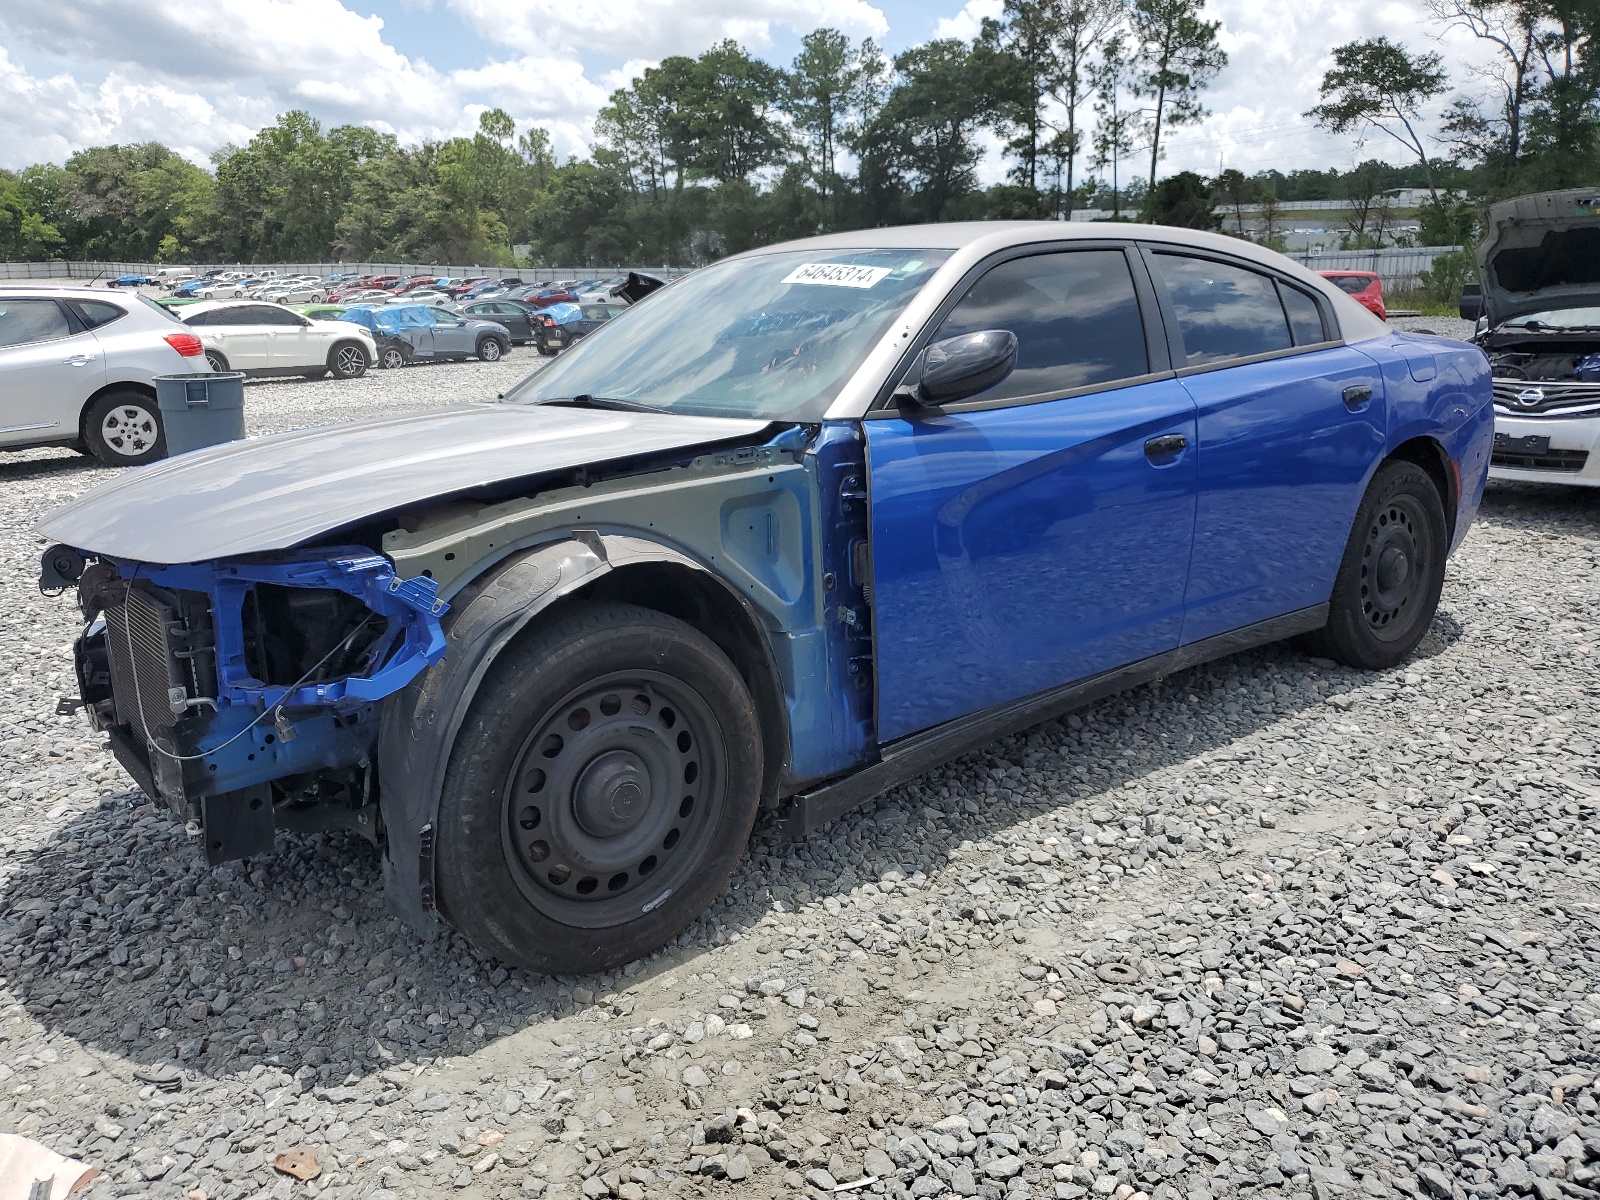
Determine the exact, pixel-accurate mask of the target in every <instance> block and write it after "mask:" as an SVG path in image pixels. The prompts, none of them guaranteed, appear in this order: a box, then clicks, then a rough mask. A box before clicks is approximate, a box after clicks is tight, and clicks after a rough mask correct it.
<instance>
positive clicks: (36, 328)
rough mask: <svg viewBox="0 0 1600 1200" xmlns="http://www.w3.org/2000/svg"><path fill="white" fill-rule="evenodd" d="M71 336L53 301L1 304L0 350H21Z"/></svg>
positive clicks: (64, 317)
mask: <svg viewBox="0 0 1600 1200" xmlns="http://www.w3.org/2000/svg"><path fill="white" fill-rule="evenodd" d="M71 336H72V326H71V325H70V324H68V323H67V314H66V313H64V312H62V311H61V309H60V307H59V306H58V305H57V304H56V302H55V301H54V300H0V346H24V345H27V344H28V343H29V342H48V341H53V340H54V339H56V338H64V337H71Z"/></svg>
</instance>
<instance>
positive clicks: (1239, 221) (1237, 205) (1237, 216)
mask: <svg viewBox="0 0 1600 1200" xmlns="http://www.w3.org/2000/svg"><path fill="white" fill-rule="evenodd" d="M1217 191H1219V192H1221V193H1222V198H1223V200H1225V201H1226V202H1227V204H1228V207H1229V208H1231V209H1233V221H1234V231H1235V232H1236V233H1237V234H1238V235H1239V236H1240V237H1244V236H1245V229H1244V206H1245V205H1246V204H1251V203H1253V202H1254V201H1255V194H1256V189H1255V185H1254V184H1253V183H1251V182H1250V180H1249V179H1248V178H1247V177H1246V176H1245V173H1244V172H1243V171H1241V170H1239V169H1238V168H1237V167H1229V168H1228V169H1227V170H1226V171H1224V172H1222V174H1220V175H1218V176H1217Z"/></svg>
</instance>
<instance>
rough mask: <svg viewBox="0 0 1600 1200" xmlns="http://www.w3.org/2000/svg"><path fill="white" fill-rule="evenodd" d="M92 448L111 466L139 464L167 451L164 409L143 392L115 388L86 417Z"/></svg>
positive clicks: (84, 424) (90, 448)
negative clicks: (162, 414)
mask: <svg viewBox="0 0 1600 1200" xmlns="http://www.w3.org/2000/svg"><path fill="white" fill-rule="evenodd" d="M83 431H84V439H85V440H86V441H87V442H88V443H89V451H90V453H92V454H93V455H94V456H95V457H96V458H98V459H99V460H100V461H101V462H103V463H105V464H106V466H108V467H137V466H139V465H141V464H142V463H147V462H154V461H155V460H156V459H158V458H165V457H166V455H167V437H166V433H165V432H164V431H163V430H162V427H161V410H160V409H159V408H157V407H156V402H155V401H154V400H152V399H151V398H150V397H149V396H146V395H145V394H144V393H143V392H135V391H121V392H111V393H109V394H108V395H105V396H102V397H100V399H98V400H96V401H95V402H94V403H93V404H92V405H90V406H89V411H88V412H87V413H85V414H84V418H83Z"/></svg>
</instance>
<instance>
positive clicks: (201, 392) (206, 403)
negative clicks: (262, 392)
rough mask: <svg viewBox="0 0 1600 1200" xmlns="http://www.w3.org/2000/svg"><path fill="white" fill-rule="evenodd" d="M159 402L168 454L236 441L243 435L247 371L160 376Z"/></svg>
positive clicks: (158, 386)
mask: <svg viewBox="0 0 1600 1200" xmlns="http://www.w3.org/2000/svg"><path fill="white" fill-rule="evenodd" d="M156 405H157V407H159V408H160V409H161V425H162V428H164V429H165V430H166V434H167V454H168V455H169V456H170V455H173V454H186V453H187V452H188V451H190V450H198V449H200V448H201V447H202V446H216V445H220V444H221V443H222V442H233V441H237V440H238V439H240V438H242V437H243V436H244V372H243V371H215V372H212V373H210V374H206V375H157V376H156Z"/></svg>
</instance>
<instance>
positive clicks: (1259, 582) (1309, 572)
mask: <svg viewBox="0 0 1600 1200" xmlns="http://www.w3.org/2000/svg"><path fill="white" fill-rule="evenodd" d="M1146 257H1147V259H1148V261H1149V263H1150V269H1151V274H1152V276H1153V278H1154V279H1155V281H1156V287H1157V289H1158V292H1159V293H1160V295H1161V298H1162V303H1163V308H1164V311H1165V312H1166V314H1167V329H1168V335H1169V339H1170V343H1169V344H1170V347H1171V353H1172V358H1173V361H1174V362H1176V363H1179V364H1180V366H1179V369H1178V376H1179V378H1180V379H1181V380H1182V382H1183V386H1184V387H1185V388H1186V389H1187V390H1188V392H1189V393H1190V395H1192V396H1193V397H1194V400H1195V404H1196V407H1197V410H1198V419H1199V472H1200V475H1199V504H1198V506H1197V510H1196V515H1195V530H1194V561H1193V565H1192V566H1191V568H1190V570H1189V583H1188V589H1187V595H1186V598H1185V601H1184V609H1185V612H1184V622H1183V641H1184V642H1185V643H1186V644H1187V643H1189V642H1195V641H1199V640H1201V639H1203V638H1207V637H1212V636H1215V635H1217V634H1221V633H1227V632H1228V631H1230V630H1234V629H1239V628H1242V627H1244V626H1246V625H1253V624H1256V623H1257V622H1260V621H1265V620H1268V619H1269V618H1272V617H1277V616H1282V615H1285V614H1287V613H1291V612H1295V611H1297V610H1299V609H1305V608H1310V607H1312V606H1314V605H1318V604H1322V603H1324V602H1326V601H1327V599H1328V597H1329V595H1331V594H1332V591H1333V577H1334V574H1335V573H1336V572H1337V571H1338V568H1339V560H1340V558H1341V557H1342V555H1343V554H1344V546H1345V542H1346V540H1347V539H1348V538H1349V535H1350V526H1351V523H1352V522H1353V521H1354V519H1355V512H1356V506H1357V505H1358V504H1359V503H1360V502H1361V495H1362V491H1363V488H1364V486H1365V482H1366V478H1367V474H1368V472H1369V471H1370V469H1371V467H1372V464H1373V463H1374V462H1375V461H1376V460H1377V458H1378V457H1379V456H1381V454H1382V452H1383V447H1384V435H1385V423H1386V422H1385V403H1384V390H1383V377H1382V375H1381V373H1380V372H1379V370H1378V368H1377V366H1376V364H1375V363H1373V361H1372V360H1371V359H1370V358H1368V357H1367V356H1366V355H1364V354H1361V353H1360V352H1359V351H1356V350H1353V349H1351V348H1349V347H1347V346H1344V345H1342V344H1340V342H1339V339H1338V335H1337V332H1336V329H1337V327H1336V324H1335V322H1334V316H1333V313H1332V310H1331V306H1328V305H1326V304H1324V303H1323V302H1322V301H1320V300H1319V299H1318V298H1317V297H1316V296H1315V295H1314V294H1313V292H1312V291H1311V290H1310V289H1307V288H1302V287H1300V286H1298V285H1296V284H1295V283H1293V281H1291V280H1288V279H1286V278H1282V277H1278V276H1274V275H1273V274H1271V273H1270V272H1267V271H1264V270H1261V269H1260V268H1258V267H1256V266H1255V265H1253V264H1245V263H1240V262H1238V261H1236V260H1233V259H1229V258H1227V257H1226V256H1222V255H1209V254H1205V253H1197V252H1195V251H1191V250H1182V251H1179V250H1177V249H1175V248H1167V247H1147V249H1146Z"/></svg>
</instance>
